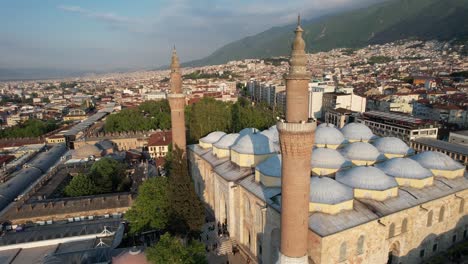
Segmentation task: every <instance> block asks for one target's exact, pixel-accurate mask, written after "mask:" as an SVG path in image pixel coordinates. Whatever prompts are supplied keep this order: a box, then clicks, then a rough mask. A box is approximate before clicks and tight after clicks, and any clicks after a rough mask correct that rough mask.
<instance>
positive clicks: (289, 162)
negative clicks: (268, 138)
mask: <svg viewBox="0 0 468 264" xmlns="http://www.w3.org/2000/svg"><path fill="white" fill-rule="evenodd" d="M303 32H304V30H303V29H302V27H301V17H300V16H298V17H297V27H296V29H295V30H294V33H295V37H294V40H293V44H292V51H291V59H290V61H289V64H290V65H289V73H288V75H287V76H286V78H285V79H286V121H285V122H278V123H277V128H278V132H279V137H280V144H281V158H282V163H281V249H280V251H281V252H280V253H281V254H280V259H279V263H280V264H289V263H295V264H306V263H308V259H307V249H308V236H307V234H308V230H309V195H310V170H311V168H310V158H311V154H312V146H313V143H314V132H315V128H316V124H315V123H313V122H308V92H309V89H308V88H309V87H308V86H309V81H310V76H309V74H308V73H307V68H306V66H307V55H306V52H305V41H304V39H303V38H302V33H303Z"/></svg>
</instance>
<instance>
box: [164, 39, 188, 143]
mask: <svg viewBox="0 0 468 264" xmlns="http://www.w3.org/2000/svg"><path fill="white" fill-rule="evenodd" d="M169 86H170V89H171V93H170V94H168V95H167V97H168V99H169V104H170V106H171V122H172V140H173V143H174V144H175V145H176V146H177V147H179V148H180V149H182V150H183V151H184V152H185V148H186V139H185V112H184V107H185V95H184V93H183V92H182V74H181V73H180V64H179V58H178V57H177V52H176V49H175V48H174V50H173V51H172V62H171V80H170V82H169Z"/></svg>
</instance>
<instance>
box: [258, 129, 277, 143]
mask: <svg viewBox="0 0 468 264" xmlns="http://www.w3.org/2000/svg"><path fill="white" fill-rule="evenodd" d="M260 134H263V135H265V136H266V137H268V138H269V139H270V140H271V141H272V142H279V137H278V133H276V134H275V132H274V131H272V130H269V129H265V130H263V131H262V132H261V133H260Z"/></svg>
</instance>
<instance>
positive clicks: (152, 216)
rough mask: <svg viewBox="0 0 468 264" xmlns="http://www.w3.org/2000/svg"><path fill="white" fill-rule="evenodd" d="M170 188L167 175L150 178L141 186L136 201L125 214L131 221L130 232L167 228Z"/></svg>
mask: <svg viewBox="0 0 468 264" xmlns="http://www.w3.org/2000/svg"><path fill="white" fill-rule="evenodd" d="M168 189H169V183H168V181H167V178H165V177H155V178H150V179H148V180H146V181H145V182H144V183H143V184H142V185H141V186H140V188H139V190H138V196H137V198H136V200H135V203H134V204H133V205H132V207H131V208H130V210H128V211H127V213H126V214H125V218H126V219H127V220H128V221H129V222H130V232H132V233H135V232H141V231H145V230H149V229H159V230H163V229H166V228H167V224H168V223H169V214H170V203H169V193H168Z"/></svg>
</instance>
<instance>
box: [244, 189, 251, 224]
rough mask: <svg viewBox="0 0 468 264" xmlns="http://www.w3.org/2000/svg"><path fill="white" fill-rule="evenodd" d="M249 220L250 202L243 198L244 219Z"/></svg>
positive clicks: (245, 197)
mask: <svg viewBox="0 0 468 264" xmlns="http://www.w3.org/2000/svg"><path fill="white" fill-rule="evenodd" d="M249 218H250V201H249V198H248V197H247V196H246V195H245V196H244V219H249Z"/></svg>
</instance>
